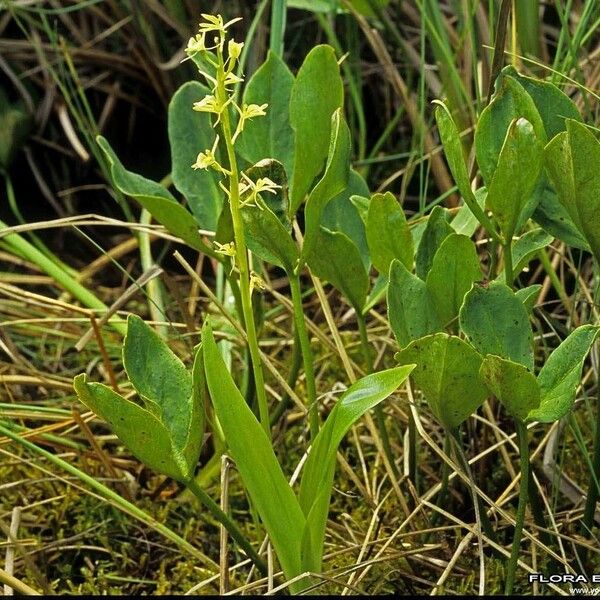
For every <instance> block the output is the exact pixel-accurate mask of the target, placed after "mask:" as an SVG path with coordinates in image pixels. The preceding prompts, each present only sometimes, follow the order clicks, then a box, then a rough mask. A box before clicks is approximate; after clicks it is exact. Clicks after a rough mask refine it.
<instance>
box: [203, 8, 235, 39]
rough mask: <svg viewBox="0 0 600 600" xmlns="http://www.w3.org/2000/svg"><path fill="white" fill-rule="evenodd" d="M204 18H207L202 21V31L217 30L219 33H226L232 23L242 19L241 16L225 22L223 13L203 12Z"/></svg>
mask: <svg viewBox="0 0 600 600" xmlns="http://www.w3.org/2000/svg"><path fill="white" fill-rule="evenodd" d="M202 18H203V19H205V20H204V21H203V22H202V23H200V27H199V29H200V33H208V32H209V31H216V32H217V33H218V34H219V35H225V32H226V31H227V28H228V27H229V26H230V25H232V24H233V23H236V22H237V21H241V20H242V18H241V17H238V18H237V19H231V21H227V23H223V17H222V16H221V15H207V14H204V13H202Z"/></svg>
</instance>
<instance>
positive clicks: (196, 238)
mask: <svg viewBox="0 0 600 600" xmlns="http://www.w3.org/2000/svg"><path fill="white" fill-rule="evenodd" d="M96 141H97V142H98V145H99V146H100V148H101V149H102V151H103V152H104V154H105V155H106V158H107V160H108V162H109V163H110V165H111V175H112V179H113V183H114V185H115V187H116V188H117V189H119V190H120V191H121V192H122V193H123V194H125V195H127V196H131V197H132V198H135V200H137V201H138V202H139V203H140V204H141V205H142V206H143V207H144V208H145V209H146V210H147V211H148V212H149V213H150V214H151V215H152V216H153V217H154V218H155V219H156V220H157V221H158V222H159V223H160V224H161V225H164V226H165V227H166V228H167V229H168V230H169V231H170V232H171V233H172V234H174V235H176V236H178V237H180V238H181V239H182V240H183V241H184V242H185V243H186V244H188V245H190V246H191V247H192V248H194V249H195V250H198V251H199V252H204V253H205V254H208V255H209V256H213V257H216V258H220V257H219V256H218V255H217V254H215V252H214V251H213V250H212V249H211V248H209V247H208V246H207V245H206V244H205V243H204V242H203V241H202V238H201V236H200V234H199V233H198V223H196V219H194V217H193V216H192V215H191V214H190V213H189V212H188V211H187V210H186V209H185V208H184V207H183V206H181V204H179V203H178V202H177V200H175V198H173V196H172V195H171V194H170V192H169V191H168V190H167V189H165V188H164V187H163V186H162V185H160V184H159V183H156V182H155V181H151V180H150V179H146V178H145V177H142V176H141V175H137V174H136V173H132V172H131V171H127V170H126V169H125V167H123V165H122V164H121V162H120V161H119V159H118V158H117V155H116V154H115V153H114V151H113V149H112V148H111V147H110V144H109V143H108V141H107V140H106V139H105V138H103V137H102V136H98V137H97V139H96Z"/></svg>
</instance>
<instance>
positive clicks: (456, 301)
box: [425, 233, 482, 324]
mask: <svg viewBox="0 0 600 600" xmlns="http://www.w3.org/2000/svg"><path fill="white" fill-rule="evenodd" d="M481 278H482V273H481V267H480V266H479V257H478V256H477V250H476V249H475V244H474V243H473V242H472V241H471V240H470V239H469V238H468V237H466V236H464V235H458V234H457V233H452V234H450V235H449V236H448V237H447V238H446V239H445V240H444V241H443V242H442V244H441V245H440V247H439V249H438V251H437V252H436V254H435V257H434V259H433V263H432V265H431V269H430V271H429V273H428V275H427V280H426V282H425V283H426V286H427V290H428V292H429V295H430V296H431V299H432V301H433V306H434V307H435V311H436V313H437V315H438V317H439V320H440V321H441V322H442V323H444V324H448V323H450V321H452V320H453V319H455V318H456V317H457V316H458V311H459V310H460V307H461V305H462V303H463V300H464V297H465V294H466V293H467V292H468V291H469V290H470V289H471V286H472V284H473V282H474V281H478V280H480V279H481Z"/></svg>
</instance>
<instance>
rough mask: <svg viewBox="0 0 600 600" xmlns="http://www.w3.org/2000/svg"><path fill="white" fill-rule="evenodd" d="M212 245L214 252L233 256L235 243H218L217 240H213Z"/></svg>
mask: <svg viewBox="0 0 600 600" xmlns="http://www.w3.org/2000/svg"><path fill="white" fill-rule="evenodd" d="M213 246H215V248H216V249H215V252H216V253H217V254H223V255H224V256H231V257H234V256H235V243H234V242H228V243H227V244H219V242H216V241H213Z"/></svg>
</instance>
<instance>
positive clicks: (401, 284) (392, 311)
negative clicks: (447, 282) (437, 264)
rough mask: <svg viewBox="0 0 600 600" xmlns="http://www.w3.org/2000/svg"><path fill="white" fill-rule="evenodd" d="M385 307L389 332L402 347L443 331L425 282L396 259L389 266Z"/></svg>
mask: <svg viewBox="0 0 600 600" xmlns="http://www.w3.org/2000/svg"><path fill="white" fill-rule="evenodd" d="M387 307H388V319H389V321H390V325H391V327H392V331H393V332H394V335H395V336H396V340H397V341H398V345H399V346H400V347H401V348H403V347H404V346H406V345H407V344H408V343H409V342H411V341H412V340H415V339H417V338H420V337H423V336H425V335H427V334H430V333H434V332H436V331H440V330H441V329H442V328H443V323H442V322H441V321H440V319H439V317H438V315H437V313H436V311H435V306H434V304H433V300H432V298H431V295H430V293H429V291H428V290H427V286H426V285H425V282H424V281H423V280H422V279H419V278H418V277H416V276H415V275H413V274H412V273H410V272H409V271H408V270H407V268H406V267H405V266H404V265H403V264H402V263H401V262H400V261H399V260H394V261H393V262H392V264H391V266H390V277H389V283H388V290H387Z"/></svg>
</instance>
